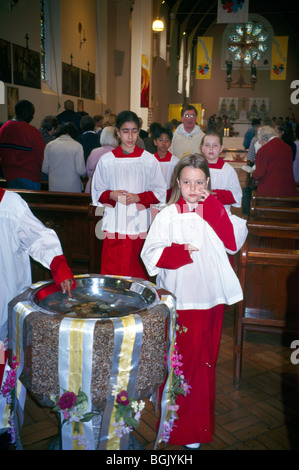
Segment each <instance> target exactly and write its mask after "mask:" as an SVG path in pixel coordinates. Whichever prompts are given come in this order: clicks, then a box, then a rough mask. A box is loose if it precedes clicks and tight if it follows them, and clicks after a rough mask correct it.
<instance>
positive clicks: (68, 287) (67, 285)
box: [60, 279, 74, 297]
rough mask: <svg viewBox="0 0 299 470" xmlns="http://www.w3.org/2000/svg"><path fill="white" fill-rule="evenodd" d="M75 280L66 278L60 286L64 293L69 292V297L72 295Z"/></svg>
mask: <svg viewBox="0 0 299 470" xmlns="http://www.w3.org/2000/svg"><path fill="white" fill-rule="evenodd" d="M73 282H74V279H66V280H65V281H63V282H61V284H60V287H61V290H62V293H63V294H65V293H67V295H68V296H69V297H72V285H73Z"/></svg>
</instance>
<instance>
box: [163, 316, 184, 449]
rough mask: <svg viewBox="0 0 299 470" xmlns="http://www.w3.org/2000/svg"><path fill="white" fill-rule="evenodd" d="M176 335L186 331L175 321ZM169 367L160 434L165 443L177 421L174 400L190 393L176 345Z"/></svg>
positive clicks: (176, 407) (176, 409) (176, 408)
mask: <svg viewBox="0 0 299 470" xmlns="http://www.w3.org/2000/svg"><path fill="white" fill-rule="evenodd" d="M175 330H176V333H178V334H182V333H186V332H187V331H188V329H187V328H186V327H185V326H183V325H181V324H180V323H179V321H178V319H177V321H176V325H175ZM170 365H171V372H170V377H169V379H170V382H171V385H170V387H169V390H168V392H167V410H166V417H165V421H164V423H163V425H162V432H161V437H160V441H163V442H165V443H167V442H168V441H169V438H170V434H171V431H172V429H173V427H174V426H175V421H176V420H177V419H178V414H177V411H178V409H179V405H177V404H176V400H177V397H178V395H184V396H187V395H188V394H189V393H190V388H191V385H189V384H188V382H187V381H186V380H185V377H184V375H183V371H182V370H181V369H180V367H181V366H182V365H183V363H182V355H181V354H179V350H178V346H177V344H176V343H174V345H173V350H172V353H171V357H170Z"/></svg>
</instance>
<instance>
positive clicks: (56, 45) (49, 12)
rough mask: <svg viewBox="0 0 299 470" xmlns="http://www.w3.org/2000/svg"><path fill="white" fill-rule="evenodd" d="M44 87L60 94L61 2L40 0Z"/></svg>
mask: <svg viewBox="0 0 299 470" xmlns="http://www.w3.org/2000/svg"><path fill="white" fill-rule="evenodd" d="M40 15H41V62H42V80H43V89H44V90H45V89H47V87H48V88H50V89H51V90H52V91H54V92H55V93H58V94H60V89H61V65H60V63H61V61H60V2H59V0H40Z"/></svg>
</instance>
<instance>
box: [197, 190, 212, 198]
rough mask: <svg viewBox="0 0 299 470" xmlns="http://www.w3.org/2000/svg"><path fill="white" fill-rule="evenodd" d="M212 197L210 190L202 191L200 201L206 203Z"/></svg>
mask: <svg viewBox="0 0 299 470" xmlns="http://www.w3.org/2000/svg"><path fill="white" fill-rule="evenodd" d="M209 195H210V191H209V190H208V189H201V190H200V191H199V201H205V200H206V199H207V198H208V197H209Z"/></svg>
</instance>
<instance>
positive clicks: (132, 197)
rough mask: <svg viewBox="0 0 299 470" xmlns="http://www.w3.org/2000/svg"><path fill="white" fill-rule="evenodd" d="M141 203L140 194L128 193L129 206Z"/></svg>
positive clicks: (127, 202)
mask: <svg viewBox="0 0 299 470" xmlns="http://www.w3.org/2000/svg"><path fill="white" fill-rule="evenodd" d="M139 201H140V197H139V196H138V194H134V193H127V194H126V204H127V206H128V205H129V204H134V203H135V204H136V203H137V202H139Z"/></svg>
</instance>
